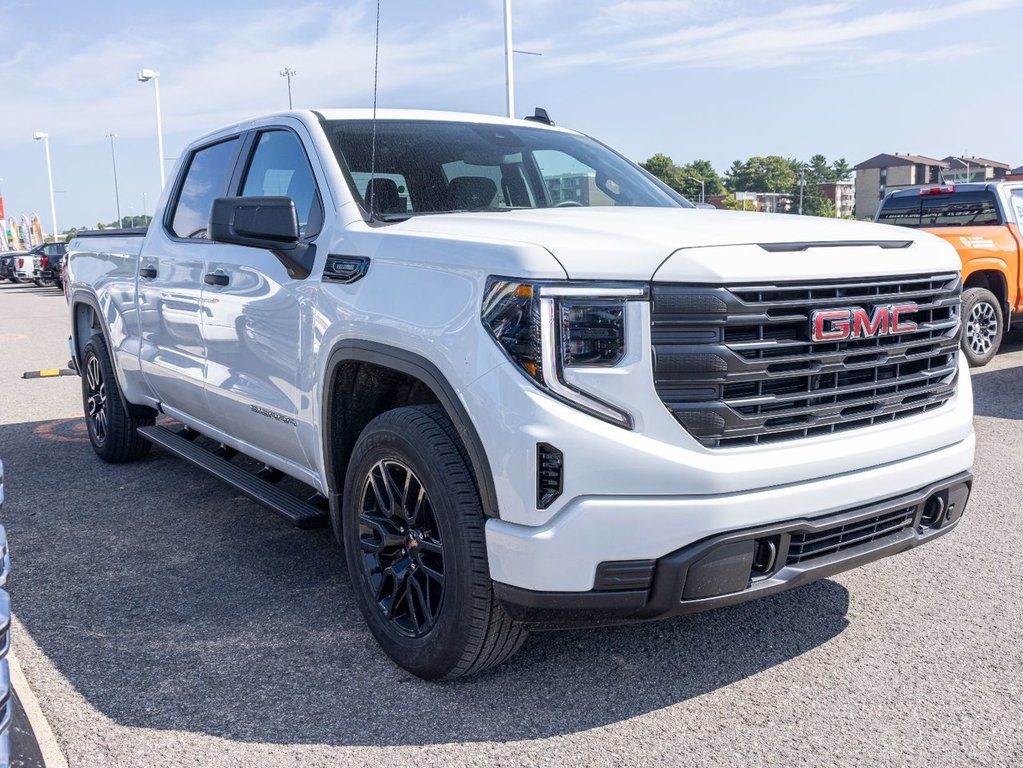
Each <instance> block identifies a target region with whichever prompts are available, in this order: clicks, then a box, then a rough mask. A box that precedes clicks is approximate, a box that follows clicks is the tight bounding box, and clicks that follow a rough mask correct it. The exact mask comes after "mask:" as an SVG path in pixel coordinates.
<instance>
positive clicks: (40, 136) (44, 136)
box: [32, 131, 59, 242]
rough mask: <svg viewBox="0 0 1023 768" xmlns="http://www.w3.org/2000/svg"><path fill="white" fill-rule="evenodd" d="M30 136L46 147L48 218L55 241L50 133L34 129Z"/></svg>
mask: <svg viewBox="0 0 1023 768" xmlns="http://www.w3.org/2000/svg"><path fill="white" fill-rule="evenodd" d="M32 138H33V139H35V140H36V141H40V140H41V141H42V142H43V146H44V147H45V148H46V178H47V179H48V180H49V182H50V218H51V221H52V222H53V240H54V242H56V241H57V239H58V238H57V235H58V234H59V231H58V230H57V203H56V200H55V198H54V196H53V166H52V165H51V164H50V134H48V133H43V132H42V131H36V132H35V133H34V134H32Z"/></svg>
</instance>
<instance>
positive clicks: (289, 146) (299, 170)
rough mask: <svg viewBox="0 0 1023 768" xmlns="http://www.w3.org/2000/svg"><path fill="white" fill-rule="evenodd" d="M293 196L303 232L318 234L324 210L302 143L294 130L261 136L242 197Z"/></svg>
mask: <svg viewBox="0 0 1023 768" xmlns="http://www.w3.org/2000/svg"><path fill="white" fill-rule="evenodd" d="M263 196H269V197H290V198H291V199H292V200H293V201H294V203H295V212H296V213H297V214H298V226H299V233H300V234H301V235H302V236H303V237H312V236H314V235H316V234H317V233H318V232H319V231H320V228H321V227H322V225H323V207H322V206H321V204H320V195H319V192H318V191H317V189H316V179H315V177H314V176H313V169H312V167H311V166H310V165H309V160H308V158H307V157H306V154H305V150H304V149H303V148H302V142H301V141H299V138H298V136H296V135H295V134H293V133H292V132H291V131H283V130H274V131H265V132H263V133H261V134H260V136H259V141H258V142H257V143H256V149H255V151H254V152H253V154H252V162H251V163H249V169H248V171H247V172H246V174H245V183H244V184H243V185H242V197H263Z"/></svg>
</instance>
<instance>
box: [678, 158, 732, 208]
mask: <svg viewBox="0 0 1023 768" xmlns="http://www.w3.org/2000/svg"><path fill="white" fill-rule="evenodd" d="M676 171H677V172H678V176H679V179H680V181H681V182H682V189H681V190H679V191H680V192H682V194H683V195H685V196H686V197H687V198H689V199H690V200H699V199H700V191H701V186H700V180H702V181H703V191H704V193H705V194H706V196H707V197H710V196H711V195H721V194H724V192H725V185H724V183H723V182H722V181H721V177H720V176H719V175H718V172H717V171H715V170H714V166H713V165H711V162H710V160H693V162H691V163H688V164H686V165H683V166H682V167H681V168H677V169H676Z"/></svg>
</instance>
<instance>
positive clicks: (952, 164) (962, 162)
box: [945, 155, 1009, 170]
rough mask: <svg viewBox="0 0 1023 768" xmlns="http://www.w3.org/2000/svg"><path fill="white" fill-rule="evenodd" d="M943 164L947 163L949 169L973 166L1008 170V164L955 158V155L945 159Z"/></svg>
mask: <svg viewBox="0 0 1023 768" xmlns="http://www.w3.org/2000/svg"><path fill="white" fill-rule="evenodd" d="M945 162H946V163H948V167H949V168H966V167H967V166H971V165H975V166H983V167H986V168H1004V169H1006V170H1008V169H1009V164H1008V163H1000V162H998V161H997V160H988V159H987V158H984V157H957V156H955V155H949V156H948V157H946V158H945Z"/></svg>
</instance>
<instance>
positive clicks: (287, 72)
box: [281, 67, 298, 109]
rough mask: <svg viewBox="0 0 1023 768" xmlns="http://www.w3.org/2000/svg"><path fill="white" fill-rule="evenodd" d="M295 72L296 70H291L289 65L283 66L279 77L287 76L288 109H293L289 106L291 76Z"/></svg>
mask: <svg viewBox="0 0 1023 768" xmlns="http://www.w3.org/2000/svg"><path fill="white" fill-rule="evenodd" d="M297 74H298V72H296V71H295V70H293V69H292V68H291V67H285V68H284V69H282V70H281V77H286V78H288V109H293V107H292V106H291V78H293V77H294V76H295V75H297Z"/></svg>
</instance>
